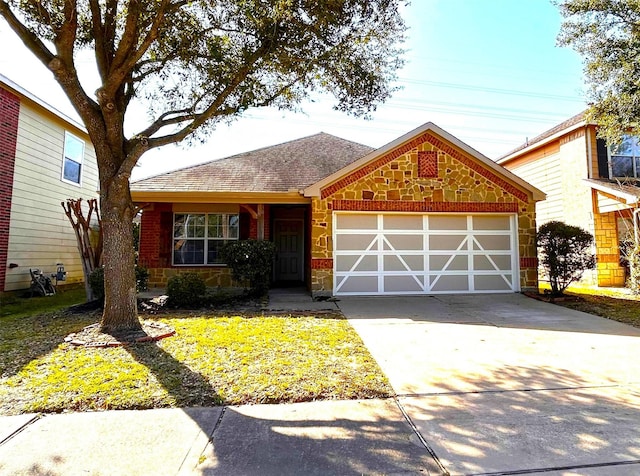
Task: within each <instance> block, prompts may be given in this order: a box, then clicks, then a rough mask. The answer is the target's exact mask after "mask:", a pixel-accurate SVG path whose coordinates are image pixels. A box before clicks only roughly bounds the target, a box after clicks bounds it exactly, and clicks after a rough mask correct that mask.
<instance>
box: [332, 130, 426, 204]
mask: <svg viewBox="0 0 640 476" xmlns="http://www.w3.org/2000/svg"><path fill="white" fill-rule="evenodd" d="M424 138H425V135H424V134H423V135H421V136H419V137H416V138H415V139H413V140H412V141H409V142H407V143H406V144H403V145H401V146H400V147H398V148H396V149H393V150H392V151H391V152H388V153H387V154H385V155H383V156H382V157H380V158H379V159H376V160H374V161H373V162H370V163H368V164H367V165H365V166H364V167H362V168H359V169H358V170H355V171H354V172H352V173H350V174H349V175H347V176H346V177H343V178H342V179H340V180H338V181H337V182H335V183H333V184H331V185H329V186H328V187H327V188H324V189H322V191H321V194H320V196H321V197H322V198H323V199H324V198H327V197H329V196H331V195H333V194H334V193H336V192H337V191H338V190H341V189H343V188H344V187H346V186H348V185H351V184H352V183H354V182H356V181H358V180H360V179H361V178H364V177H366V176H367V175H369V174H370V173H371V172H374V171H376V170H377V169H379V168H380V167H382V166H383V165H386V164H388V163H389V162H391V161H392V160H395V159H397V158H398V157H400V156H401V155H403V154H405V153H407V152H409V151H410V150H412V149H415V148H416V147H418V146H419V145H420V144H422V143H424Z"/></svg>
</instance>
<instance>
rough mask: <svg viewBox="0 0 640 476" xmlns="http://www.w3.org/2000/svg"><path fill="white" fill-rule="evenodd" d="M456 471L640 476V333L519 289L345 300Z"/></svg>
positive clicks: (411, 411)
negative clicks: (523, 293) (534, 297)
mask: <svg viewBox="0 0 640 476" xmlns="http://www.w3.org/2000/svg"><path fill="white" fill-rule="evenodd" d="M338 305H339V307H340V309H341V310H342V311H343V312H344V314H345V316H347V318H348V319H349V321H350V322H351V324H352V325H353V327H354V328H355V329H356V330H357V332H358V333H359V334H360V336H361V337H362V339H363V340H364V342H365V343H366V345H367V347H368V348H369V349H370V351H371V353H372V354H373V356H374V357H375V358H376V360H377V361H378V363H379V364H380V366H381V367H382V370H383V371H384V372H385V373H386V375H387V376H388V377H389V380H390V381H391V385H392V386H393V388H394V390H395V391H396V393H397V395H398V403H399V404H400V407H401V408H402V409H403V411H404V412H406V414H407V416H408V417H409V419H410V420H411V421H412V422H413V424H414V425H415V426H416V429H417V430H418V432H419V434H420V435H421V436H422V439H423V440H424V443H425V444H426V446H427V447H428V448H429V449H430V450H431V452H432V453H433V454H434V455H435V457H436V458H437V459H438V461H439V462H440V464H441V465H442V467H443V470H444V471H446V472H449V473H450V474H476V475H479V474H485V475H486V474H492V475H498V474H500V475H508V474H538V473H545V474H550V475H598V476H600V475H602V476H604V475H638V474H640V329H636V328H633V327H630V326H627V325H624V324H620V323H617V322H614V321H610V320H607V319H604V318H599V317H596V316H592V315H589V314H584V313H581V312H577V311H572V310H568V309H565V308H562V307H560V306H555V305H552V304H547V303H543V302H539V301H535V300H533V299H530V298H527V297H525V296H523V295H520V294H501V295H473V296H472V295H447V296H435V297H434V296H430V297H402V298H389V297H380V298H378V297H376V298H368V297H367V298H344V297H343V298H341V300H340V301H339V303H338Z"/></svg>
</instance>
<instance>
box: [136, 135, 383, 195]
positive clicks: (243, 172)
mask: <svg viewBox="0 0 640 476" xmlns="http://www.w3.org/2000/svg"><path fill="white" fill-rule="evenodd" d="M372 150H374V149H373V148H372V147H369V146H366V145H362V144H358V143H356V142H351V141H348V140H346V139H341V138H339V137H335V136H332V135H330V134H325V133H323V132H321V133H319V134H315V135H312V136H309V137H304V138H302V139H297V140H293V141H290V142H285V143H283V144H279V145H274V146H271V147H265V148H263V149H258V150H253V151H250V152H244V153H242V154H238V155H234V156H231V157H227V158H225V159H220V160H214V161H212V162H207V163H205V164H201V165H195V166H193V167H187V168H184V169H179V170H175V171H173V172H168V173H165V174H161V175H156V176H155V177H150V178H147V179H143V180H138V181H136V182H133V183H132V184H131V190H132V191H199V190H202V191H212V192H216V191H220V192H287V191H290V190H292V189H296V190H299V189H302V188H305V187H308V186H309V185H311V184H313V183H315V182H317V181H319V180H321V179H323V178H324V177H326V176H328V175H331V174H332V173H333V172H336V171H337V170H340V169H341V168H342V167H344V166H346V165H348V164H350V163H351V162H353V161H354V160H357V159H359V158H360V157H363V156H365V155H366V154H368V153H369V152H371V151H372Z"/></svg>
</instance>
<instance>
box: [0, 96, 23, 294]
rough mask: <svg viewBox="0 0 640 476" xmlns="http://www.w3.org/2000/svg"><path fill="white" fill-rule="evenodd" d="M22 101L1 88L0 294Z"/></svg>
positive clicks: (3, 275) (2, 288)
mask: <svg viewBox="0 0 640 476" xmlns="http://www.w3.org/2000/svg"><path fill="white" fill-rule="evenodd" d="M19 114H20V99H19V98H18V97H17V96H15V95H14V94H12V93H10V92H9V91H7V90H5V89H2V88H0V292H2V291H4V281H5V276H6V272H7V265H8V263H7V248H8V246H9V226H10V223H11V196H12V195H13V172H14V168H15V163H16V141H17V139H18V116H19Z"/></svg>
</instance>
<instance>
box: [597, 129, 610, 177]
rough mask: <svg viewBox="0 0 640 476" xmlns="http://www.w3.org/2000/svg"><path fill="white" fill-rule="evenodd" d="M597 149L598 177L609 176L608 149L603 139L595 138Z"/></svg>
mask: <svg viewBox="0 0 640 476" xmlns="http://www.w3.org/2000/svg"><path fill="white" fill-rule="evenodd" d="M596 149H597V151H598V175H599V178H609V151H608V148H607V143H606V141H605V140H604V139H597V140H596Z"/></svg>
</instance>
